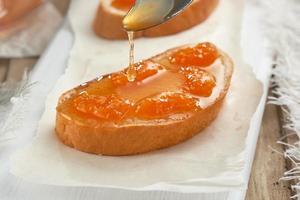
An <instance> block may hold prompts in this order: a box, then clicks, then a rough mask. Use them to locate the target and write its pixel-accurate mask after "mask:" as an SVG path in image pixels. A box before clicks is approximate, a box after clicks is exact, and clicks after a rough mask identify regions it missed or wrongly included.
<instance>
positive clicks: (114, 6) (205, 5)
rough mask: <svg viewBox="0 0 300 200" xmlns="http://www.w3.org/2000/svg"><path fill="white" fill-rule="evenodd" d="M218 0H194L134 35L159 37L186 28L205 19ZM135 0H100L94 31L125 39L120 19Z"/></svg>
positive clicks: (105, 36) (125, 35) (112, 37)
mask: <svg viewBox="0 0 300 200" xmlns="http://www.w3.org/2000/svg"><path fill="white" fill-rule="evenodd" d="M218 2H219V0H194V1H193V2H192V4H191V5H189V6H188V7H187V8H186V9H185V10H184V11H183V12H182V13H180V14H179V15H177V16H176V17H174V18H172V19H171V20H169V21H167V22H166V23H163V24H161V25H159V26H156V27H154V28H150V29H147V30H145V31H140V32H137V33H136V34H135V37H136V38H137V37H142V36H144V37H159V36H166V35H172V34H175V33H179V32H181V31H184V30H187V29H189V28H191V27H194V26H195V25H197V24H200V23H201V22H203V21H204V20H205V19H207V18H208V17H209V16H210V14H211V13H212V12H213V11H214V9H215V8H216V6H217V5H218ZM134 3H135V0H101V2H100V4H99V7H98V10H97V13H96V17H95V19H94V23H93V29H94V31H95V33H96V34H97V35H98V36H99V37H102V38H106V39H111V40H114V39H127V34H126V32H125V31H124V29H123V25H122V21H123V18H124V16H125V15H126V13H127V12H128V11H129V10H130V8H131V7H132V6H133V5H134Z"/></svg>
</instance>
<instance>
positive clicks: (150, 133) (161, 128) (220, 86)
mask: <svg viewBox="0 0 300 200" xmlns="http://www.w3.org/2000/svg"><path fill="white" fill-rule="evenodd" d="M181 48H183V47H179V48H175V49H171V50H168V51H166V52H164V53H162V54H160V55H157V56H155V57H152V58H150V59H149V60H151V62H154V63H159V64H160V65H162V66H167V65H168V63H167V60H168V57H169V56H170V54H172V53H174V52H176V51H178V50H179V49H181ZM218 51H219V57H218V59H217V61H215V63H214V64H213V65H212V66H209V67H208V68H205V70H208V71H210V72H211V73H212V74H214V75H215V76H216V77H217V78H216V86H215V88H214V90H213V91H214V92H213V93H212V94H211V96H209V97H206V98H201V99H200V101H199V102H202V104H201V103H200V104H201V109H200V110H197V111H195V112H192V113H189V114H188V115H185V117H179V118H176V119H174V118H172V117H170V118H164V119H162V120H161V119H159V120H157V119H155V120H154V119H153V120H152V119H150V120H126V121H124V122H121V123H105V122H104V123H101V122H97V121H94V120H90V119H87V118H81V117H79V116H78V115H77V114H76V113H75V114H74V113H73V114H71V113H70V112H68V111H66V110H65V109H64V108H65V107H66V106H67V104H68V103H67V102H68V100H69V99H72V98H74V97H76V95H80V93H82V92H78V90H80V89H81V88H88V87H89V83H90V82H88V83H87V84H84V85H82V86H79V87H77V88H75V89H72V90H70V91H68V92H66V93H64V94H63V95H62V96H61V97H60V99H59V103H58V106H57V118H56V128H55V129H56V134H57V136H58V138H59V139H60V140H61V141H62V142H63V143H64V144H66V145H68V146H70V147H73V148H75V149H78V150H80V151H83V152H87V153H93V154H102V155H110V156H120V155H134V154H140V153H145V152H149V151H153V150H156V149H162V148H166V147H169V146H173V145H175V144H178V143H181V142H183V141H185V140H187V139H189V138H191V137H193V136H194V135H196V134H198V133H200V131H201V130H203V129H204V128H206V127H207V126H209V125H210V124H211V123H212V122H213V120H214V119H215V118H216V117H217V115H218V113H219V111H220V109H221V107H222V103H223V101H224V98H225V96H226V94H227V91H228V89H229V86H230V81H231V76H232V73H233V63H232V61H231V59H230V58H229V57H228V56H227V55H226V54H225V53H224V52H222V51H220V50H218ZM217 74H219V75H217ZM94 81H95V80H94ZM98 81H99V79H98ZM101 81H103V79H101ZM101 81H100V82H101ZM170 84H171V83H170ZM99 87H100V86H98V89H99ZM100 89H101V88H100ZM102 89H103V90H104V88H102ZM136 92H137V90H135V91H134V93H136Z"/></svg>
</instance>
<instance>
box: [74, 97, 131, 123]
mask: <svg viewBox="0 0 300 200" xmlns="http://www.w3.org/2000/svg"><path fill="white" fill-rule="evenodd" d="M73 104H74V108H75V109H76V110H77V111H79V112H81V113H84V114H86V115H90V116H92V117H97V118H99V119H102V120H112V121H120V120H122V119H124V118H125V117H126V116H128V115H129V114H130V113H131V112H132V110H133V106H132V104H131V103H130V101H128V100H126V99H122V98H121V97H118V96H116V95H108V96H99V95H88V94H87V93H83V94H81V95H79V96H77V97H76V98H75V99H74V100H73Z"/></svg>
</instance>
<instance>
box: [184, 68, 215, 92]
mask: <svg viewBox="0 0 300 200" xmlns="http://www.w3.org/2000/svg"><path fill="white" fill-rule="evenodd" d="M179 72H180V73H182V74H184V75H185V77H186V81H185V86H184V90H185V91H186V92H189V93H191V94H193V95H197V96H202V97H209V96H210V95H211V94H212V91H213V89H214V87H215V86H216V79H215V77H214V76H213V75H212V74H211V73H209V72H207V71H204V70H202V69H199V68H197V67H186V68H183V67H182V68H181V69H180V71H179Z"/></svg>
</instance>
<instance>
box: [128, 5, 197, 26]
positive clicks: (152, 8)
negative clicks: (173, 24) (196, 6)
mask: <svg viewBox="0 0 300 200" xmlns="http://www.w3.org/2000/svg"><path fill="white" fill-rule="evenodd" d="M192 1H193V0H137V1H136V3H135V5H134V6H133V7H132V8H131V9H130V11H129V12H128V13H127V15H126V16H125V17H124V19H123V27H124V29H125V30H126V31H141V30H145V29H148V28H151V27H154V26H157V25H159V24H161V23H164V22H166V21H167V20H169V19H171V18H173V17H174V16H176V15H178V14H179V13H180V12H181V11H183V10H184V9H185V8H186V7H187V6H188V5H190V4H191V3H192Z"/></svg>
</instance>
